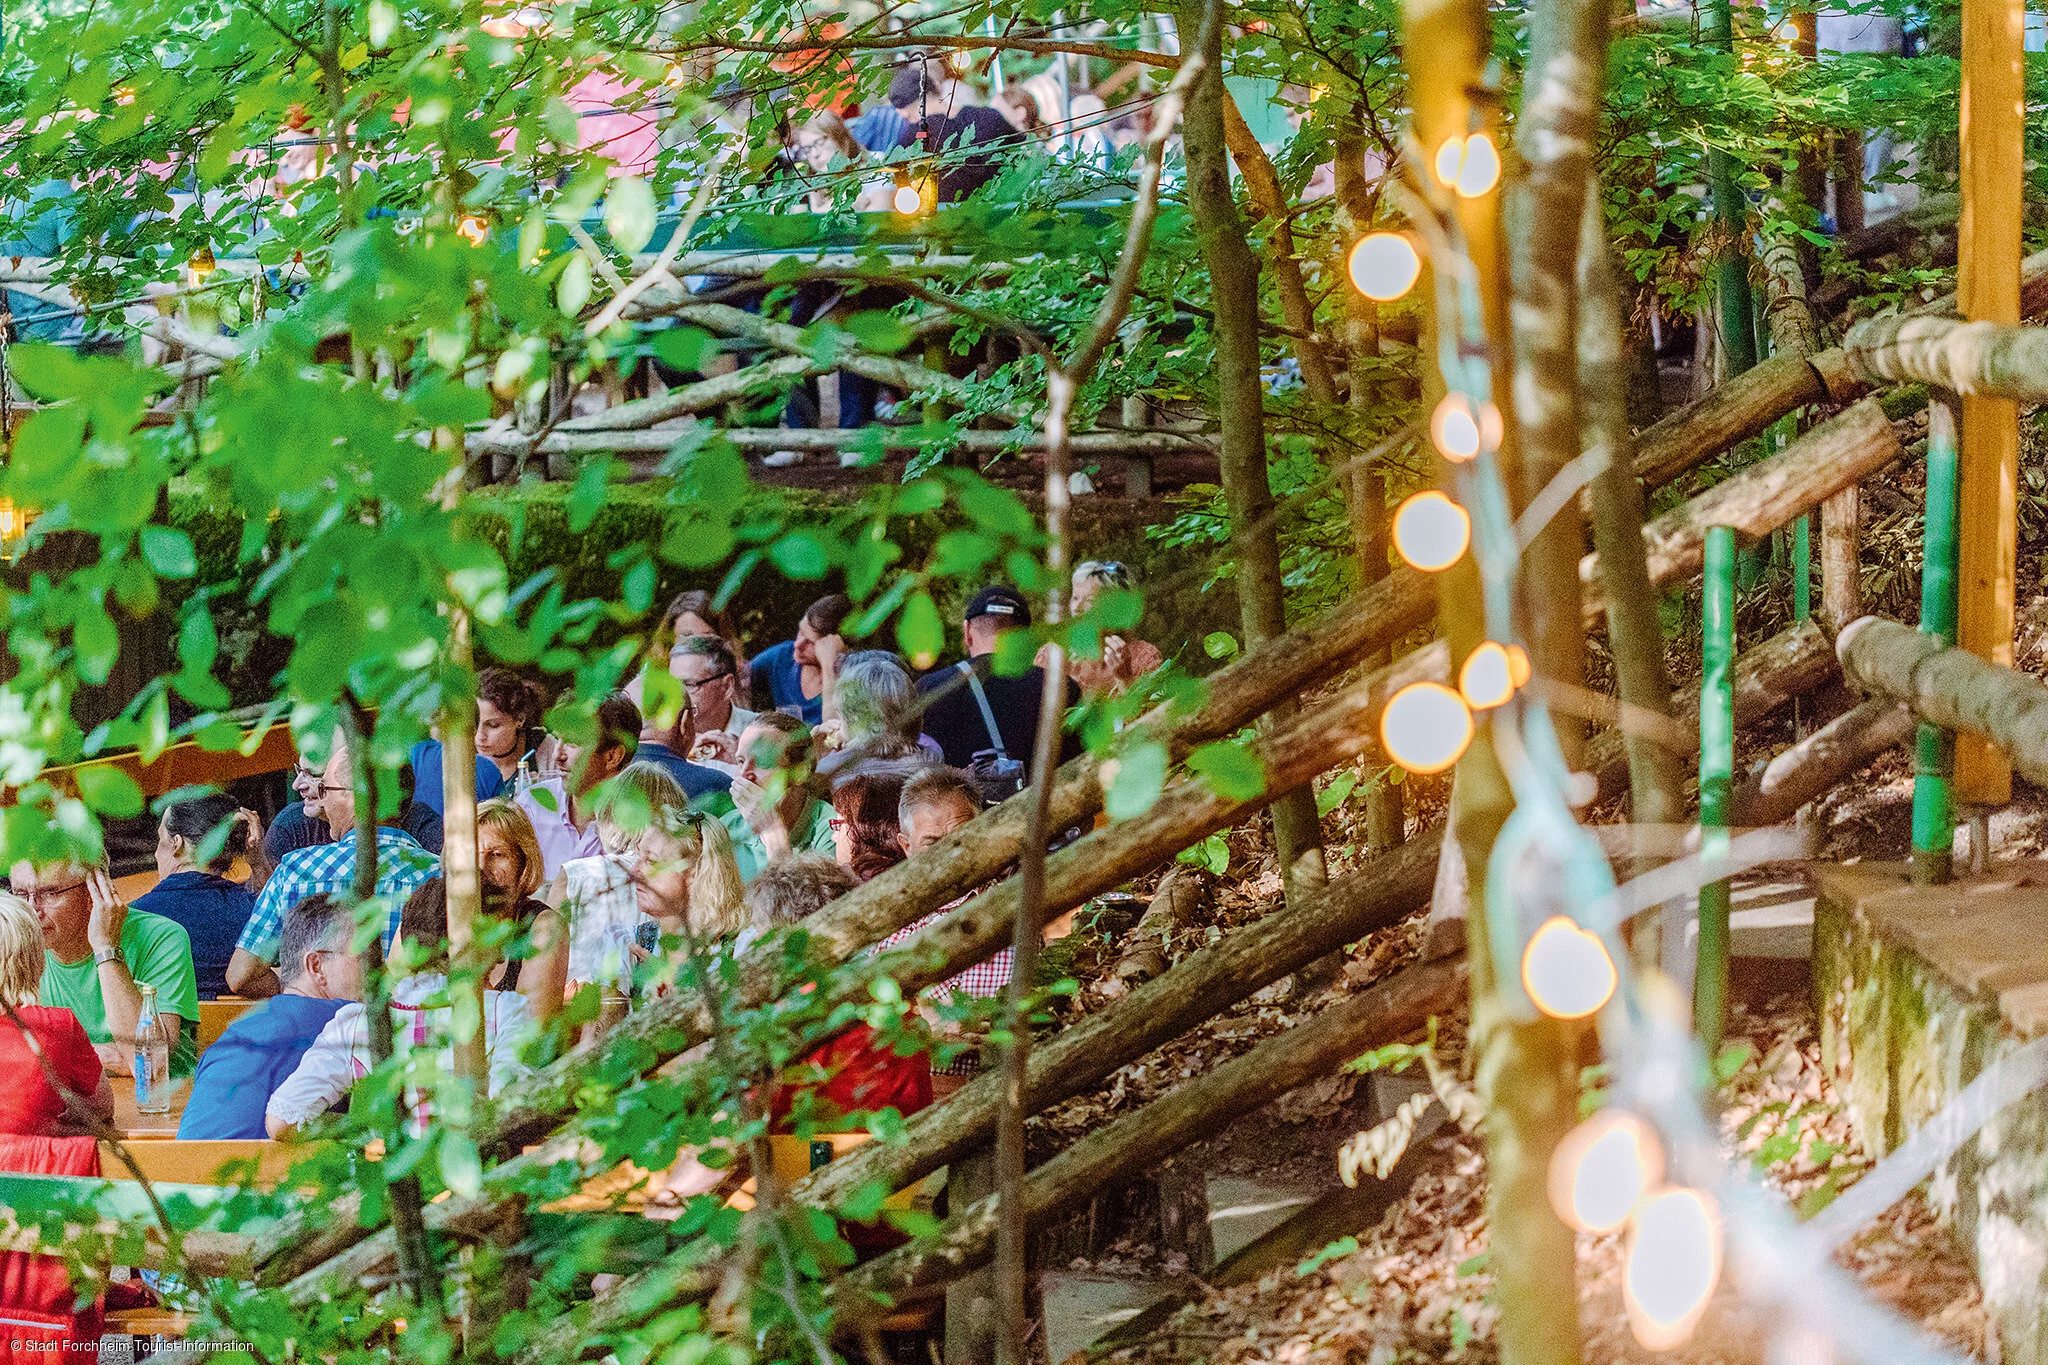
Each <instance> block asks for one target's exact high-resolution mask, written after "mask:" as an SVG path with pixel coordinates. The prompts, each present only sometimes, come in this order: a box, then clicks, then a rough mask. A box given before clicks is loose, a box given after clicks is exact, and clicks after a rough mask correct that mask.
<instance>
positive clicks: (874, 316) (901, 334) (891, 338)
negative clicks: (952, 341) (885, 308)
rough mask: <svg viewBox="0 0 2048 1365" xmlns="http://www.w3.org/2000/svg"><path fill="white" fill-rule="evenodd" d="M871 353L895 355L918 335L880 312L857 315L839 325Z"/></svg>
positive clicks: (890, 316)
mask: <svg viewBox="0 0 2048 1365" xmlns="http://www.w3.org/2000/svg"><path fill="white" fill-rule="evenodd" d="M839 325H840V326H841V327H843V328H845V329H846V330H847V331H849V332H851V333H852V334H853V335H854V336H855V337H856V338H858V339H859V341H860V344H861V345H863V346H865V347H867V348H868V349H869V350H870V351H877V352H880V353H881V354H883V355H894V354H896V353H897V352H898V351H900V350H902V349H903V348H904V347H905V346H908V345H909V344H910V343H911V342H912V341H914V340H916V334H915V333H913V332H912V331H911V330H910V329H909V328H908V327H906V326H904V325H903V323H902V322H900V321H899V320H897V319H896V318H895V317H894V316H892V315H891V314H888V313H884V312H880V311H872V312H866V313H855V314H854V315H853V316H852V317H850V318H847V319H846V320H845V321H844V322H842V323H840V324H839Z"/></svg>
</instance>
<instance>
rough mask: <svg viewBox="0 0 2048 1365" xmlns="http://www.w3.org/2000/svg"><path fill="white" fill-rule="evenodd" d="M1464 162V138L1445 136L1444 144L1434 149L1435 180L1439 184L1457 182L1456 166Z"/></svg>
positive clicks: (1453, 183)
mask: <svg viewBox="0 0 2048 1365" xmlns="http://www.w3.org/2000/svg"><path fill="white" fill-rule="evenodd" d="M1464 164H1465V139H1464V138H1461V137H1452V138H1445V139H1444V145H1443V146H1441V147H1439V148H1437V149H1436V180H1437V183H1438V184H1439V185H1455V184H1457V183H1458V168H1459V167H1460V166H1462V165H1464Z"/></svg>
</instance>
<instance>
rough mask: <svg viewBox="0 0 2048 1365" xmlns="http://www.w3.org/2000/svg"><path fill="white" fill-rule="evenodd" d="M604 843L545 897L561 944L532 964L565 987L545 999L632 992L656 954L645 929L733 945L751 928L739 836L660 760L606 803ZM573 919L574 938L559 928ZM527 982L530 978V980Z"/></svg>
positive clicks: (600, 803)
mask: <svg viewBox="0 0 2048 1365" xmlns="http://www.w3.org/2000/svg"><path fill="white" fill-rule="evenodd" d="M596 813H597V837H598V841H599V842H600V843H601V844H603V845H604V849H605V851H604V852H603V853H602V854H599V855H598V856H596V857H592V858H571V859H570V860H569V861H568V862H566V863H564V864H562V873H561V875H560V876H559V877H557V878H556V879H555V884H554V885H553V886H551V887H550V888H549V889H548V892H547V894H546V896H545V897H544V899H545V900H546V901H547V902H548V903H549V904H550V905H552V906H555V907H556V908H557V911H558V914H557V917H556V924H555V925H554V926H553V932H552V934H551V935H550V934H547V933H543V932H541V931H540V930H539V928H538V926H536V933H535V941H536V944H537V945H538V944H541V943H542V940H544V939H546V938H548V937H553V938H554V942H553V944H552V945H549V946H543V947H542V948H541V951H539V952H538V953H537V954H536V956H535V957H534V959H533V961H532V962H531V963H530V964H529V966H528V967H527V971H528V972H532V973H535V974H536V976H537V979H541V980H552V981H554V982H557V983H559V985H558V987H557V989H556V990H554V991H552V992H551V991H548V990H547V989H545V988H544V987H543V988H540V989H539V990H538V991H537V992H536V993H535V994H536V998H537V999H538V998H545V999H548V1000H566V999H568V998H570V997H572V996H574V995H575V994H576V992H577V991H578V990H580V989H581V988H582V987H584V986H585V985H592V984H594V985H597V986H598V987H600V988H601V989H605V990H615V991H619V992H622V993H623V992H627V991H630V989H631V987H632V984H633V969H634V967H635V966H636V965H638V964H639V963H641V962H643V961H645V960H646V959H647V958H648V957H649V956H650V954H649V953H648V951H647V950H646V948H644V947H643V946H642V930H643V927H647V926H651V927H652V928H653V930H654V932H655V933H656V934H658V935H659V936H660V937H664V938H665V937H668V936H669V935H673V934H680V933H682V932H683V931H684V930H685V929H686V928H687V929H688V930H689V931H690V932H691V933H692V934H693V935H695V936H697V937H698V938H700V939H703V940H706V941H709V942H717V941H720V940H724V939H728V938H734V937H736V936H737V935H739V934H740V932H741V931H742V930H743V929H744V928H745V927H746V924H747V919H746V906H745V902H744V900H743V894H744V888H743V887H742V884H741V882H740V873H739V865H738V864H737V863H736V862H734V860H733V853H732V836H731V835H730V834H728V833H727V832H726V829H725V826H724V825H723V824H722V823H720V822H719V821H718V820H716V819H714V818H712V817H710V816H708V815H705V814H703V813H702V812H700V811H695V810H692V809H690V803H689V798H688V797H687V796H685V795H684V794H683V789H682V787H681V785H680V784H678V783H677V782H676V780H675V778H673V777H671V776H670V775H669V774H668V773H667V772H666V771H664V770H662V769H660V768H657V767H655V766H654V765H653V764H651V763H633V764H629V765H628V766H627V767H626V769H625V771H623V772H621V773H620V774H619V775H618V776H617V777H616V778H613V779H612V781H611V782H610V783H608V784H606V786H605V788H603V789H602V790H601V791H600V792H599V794H598V798H597V803H596ZM563 920H566V922H567V925H568V933H567V936H566V940H564V938H563V936H562V935H561V933H560V925H561V922H562V921H563ZM524 979H525V977H524V975H523V974H522V977H521V980H522V982H523V981H524Z"/></svg>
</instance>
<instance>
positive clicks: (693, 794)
mask: <svg viewBox="0 0 2048 1365" xmlns="http://www.w3.org/2000/svg"><path fill="white" fill-rule="evenodd" d="M672 668H673V665H671V666H670V669H661V670H657V669H654V668H648V669H646V670H644V671H643V672H642V674H641V676H640V679H639V681H640V686H641V692H640V713H641V719H640V747H639V748H638V749H637V750H635V751H634V754H633V761H634V762H635V763H652V764H653V765H654V766H655V767H657V768H660V769H661V770H663V771H664V772H666V773H667V774H668V775H669V776H670V777H673V778H674V779H675V780H676V782H677V783H678V784H680V785H681V787H682V789H683V795H685V796H687V797H689V798H690V807H691V809H693V810H701V811H703V812H705V813H706V814H708V815H713V816H719V817H723V816H724V815H725V813H726V812H727V811H729V810H731V809H732V774H731V773H728V772H725V771H723V770H721V769H718V768H707V767H705V766H704V765H703V764H701V763H692V762H691V761H690V760H689V758H688V757H686V755H688V754H689V752H690V751H691V749H692V748H693V747H695V744H696V739H697V722H696V717H695V716H694V715H693V714H692V711H693V703H692V698H691V696H690V692H689V689H688V688H686V687H684V686H683V683H682V680H681V679H680V678H678V677H677V676H676V675H675V673H674V672H672V671H671V669H672Z"/></svg>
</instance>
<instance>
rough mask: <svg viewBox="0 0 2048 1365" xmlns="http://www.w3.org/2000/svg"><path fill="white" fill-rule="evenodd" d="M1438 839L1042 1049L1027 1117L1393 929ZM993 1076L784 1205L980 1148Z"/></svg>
mask: <svg viewBox="0 0 2048 1365" xmlns="http://www.w3.org/2000/svg"><path fill="white" fill-rule="evenodd" d="M1441 837H1442V836H1441V834H1440V833H1438V832H1434V831H1433V832H1431V833H1429V834H1425V835H1420V836H1418V837H1417V838H1416V839H1414V840H1412V841H1411V842H1410V843H1408V844H1406V845H1404V846H1403V847H1402V848H1401V849H1399V850H1398V851H1396V852H1393V853H1390V854H1388V855H1386V856H1385V857H1382V858H1377V859H1375V860H1373V861H1372V862H1370V863H1368V864H1366V866H1365V867H1364V868H1362V869H1360V870H1359V871H1357V872H1354V873H1351V874H1350V875H1348V876H1345V877H1342V878H1339V879H1338V880H1337V881H1334V882H1332V883H1331V884H1330V885H1329V886H1328V887H1326V888H1324V889H1323V890H1322V891H1320V892H1318V893H1316V894H1315V895H1313V896H1310V897H1307V898H1305V899H1303V900H1302V901H1301V902H1299V903H1298V904H1295V905H1290V906H1289V907H1287V908H1286V909H1284V910H1281V911H1278V912H1276V913H1274V914H1270V915H1267V916H1266V917H1265V918H1263V919H1260V920H1257V921H1254V922H1253V923H1251V924H1248V925H1246V926H1245V927H1244V928H1242V929H1238V930H1234V931H1232V932H1231V933H1229V934H1226V935H1224V937H1223V938H1222V939H1220V940H1219V941H1218V942H1216V943H1214V944H1212V945H1210V946H1209V947H1207V948H1204V949H1202V950H1201V951H1200V952H1197V953H1195V954H1194V955H1193V956H1191V957H1189V958H1188V959H1187V960H1186V961H1185V962H1182V963H1180V964H1179V965H1178V966H1176V967H1174V968H1173V970H1171V971H1169V972H1167V973H1166V974H1165V975H1164V976H1162V977H1160V978H1159V979H1157V980H1155V981H1152V982H1149V983H1148V984H1146V985H1144V986H1141V987H1140V988H1139V989H1137V990H1136V991H1133V992H1132V993H1131V994H1130V995H1128V996H1126V997H1125V998H1123V999H1121V1000H1119V1001H1117V1002H1116V1003H1115V1004H1113V1005H1111V1006H1109V1007H1108V1008H1107V1009H1104V1010H1100V1011H1098V1012H1096V1013H1094V1014H1091V1015H1089V1016H1087V1017H1086V1018H1085V1019H1083V1020H1081V1021H1080V1022H1079V1023H1077V1024H1075V1025H1074V1026H1072V1027H1071V1028H1068V1029H1066V1030H1065V1031H1063V1032H1061V1033H1060V1034H1058V1035H1057V1036H1055V1037H1054V1038H1052V1039H1051V1040H1049V1041H1048V1042H1046V1043H1045V1044H1043V1045H1042V1046H1041V1047H1039V1048H1038V1049H1037V1051H1036V1052H1035V1054H1034V1055H1033V1057H1032V1059H1031V1077H1030V1080H1029V1082H1028V1084H1027V1086H1026V1090H1025V1108H1026V1109H1027V1110H1029V1111H1032V1112H1037V1111H1039V1110H1042V1109H1045V1108H1046V1107H1048V1106H1050V1105H1054V1104H1057V1103H1059V1102H1060V1101H1061V1100H1064V1099H1069V1098H1071V1097H1073V1096H1075V1095H1079V1094H1084V1093H1086V1092H1087V1091H1088V1090H1089V1089H1091V1088H1092V1087H1094V1086H1096V1085H1097V1084H1099V1083H1100V1082H1102V1081H1103V1080H1104V1079H1105V1078H1107V1077H1108V1076H1109V1075H1110V1074H1111V1073H1113V1072H1114V1071H1115V1070H1116V1069H1117V1068H1118V1067H1120V1066H1123V1065H1124V1064H1125V1063H1127V1062H1130V1061H1133V1060H1135V1059H1137V1058H1139V1057H1142V1056H1144V1055H1145V1054H1146V1053H1147V1052H1150V1051H1151V1050H1152V1049H1154V1048H1156V1047H1159V1046H1161V1045H1162V1044H1164V1043H1167V1042H1170V1041H1171V1040H1173V1039H1174V1038H1177V1037H1179V1036H1180V1035H1181V1034H1182V1033H1185V1032H1186V1031H1187V1030H1188V1029H1190V1028H1193V1027H1194V1026H1195V1025H1196V1024H1199V1023H1201V1022H1202V1021H1203V1020H1205V1019H1209V1018H1213V1017H1214V1016H1215V1015H1217V1014H1218V1013H1220V1012H1222V1011H1223V1010H1225V1009H1228V1008H1229V1007H1230V1006H1232V1005H1233V1004H1236V1003H1237V1002H1238V1001H1240V1000H1243V999H1245V998H1246V997H1247V996H1249V995H1251V994H1252V993H1253V992H1254V991H1257V990H1259V989H1260V988H1261V987H1264V986H1267V985H1270V984H1272V983H1273V982H1275V981H1278V980H1280V979H1281V978H1282V977H1284V976H1286V975H1287V974H1288V973H1290V972H1294V971H1298V970H1300V969H1301V968H1302V967H1305V966H1307V965H1308V964H1309V963H1311V962H1313V961H1315V960H1316V959H1317V958H1319V957H1321V956H1322V955H1323V954H1325V953H1328V952H1333V951H1335V950H1336V949H1339V948H1342V947H1343V946H1344V945H1345V944H1347V943H1352V942H1355V941H1356V940H1358V939H1360V938H1363V937H1364V936H1365V935H1367V934H1369V933H1371V932H1373V931H1374V930H1375V929H1380V928H1384V927H1386V926H1387V925H1390V924H1395V923H1398V922H1399V921H1400V920H1401V919H1403V918H1405V917H1406V916H1407V915H1409V914H1412V913H1413V912H1414V911H1415V910H1416V909H1417V908H1419V907H1420V906H1422V905H1423V904H1424V903H1425V902H1427V901H1428V899H1429V889H1430V881H1431V878H1432V876H1433V874H1434V870H1435V867H1436V849H1437V844H1438V841H1439V840H1440V838H1441ZM996 1090H997V1087H996V1085H995V1078H994V1077H992V1076H982V1077H979V1078H977V1079H975V1080H973V1081H970V1082H968V1083H967V1085H965V1086H963V1087H962V1088H961V1089H960V1090H958V1091H956V1092H955V1093H954V1094H952V1095H951V1096H948V1097H947V1098H946V1099H943V1100H941V1101H939V1102H938V1103H937V1104H935V1105H933V1106H931V1107H930V1108H928V1109H925V1110H923V1111H921V1112H919V1113H917V1114H913V1115H912V1116H911V1117H910V1118H909V1119H907V1120H906V1121H905V1122H904V1125H903V1131H902V1134H901V1135H900V1137H899V1138H898V1139H897V1140H895V1141H892V1142H876V1143H869V1144H867V1145H865V1146H863V1147H861V1148H859V1149H858V1150H856V1151H854V1152H850V1153H848V1154H847V1155H846V1156H843V1157H841V1158H839V1159H838V1160H837V1161H834V1162H833V1163H832V1164H831V1165H829V1166H826V1167H823V1168H822V1169H820V1170H818V1171H816V1172H813V1173H812V1174H811V1175H810V1176H809V1177H807V1178H806V1179H805V1180H804V1181H803V1182H801V1183H800V1184H798V1185H797V1186H796V1188H795V1189H794V1190H792V1191H791V1195H790V1197H791V1198H792V1199H795V1200H797V1201H798V1202H800V1203H804V1204H808V1205H811V1206H813V1207H816V1208H827V1209H830V1208H837V1207H839V1206H840V1205H841V1204H843V1203H845V1202H846V1201H847V1200H848V1199H850V1198H851V1197H852V1196H853V1194H854V1193H855V1192H856V1191H858V1190H859V1189H860V1188H861V1187H862V1186H864V1185H867V1184H868V1183H869V1182H871V1181H879V1182H881V1183H882V1184H884V1185H886V1186H887V1187H888V1188H890V1189H901V1188H902V1187H903V1186H904V1185H906V1184H908V1183H909V1182H910V1181H912V1180H915V1179H917V1178H919V1177H920V1176H923V1175H925V1174H928V1173H929V1172H931V1171H935V1170H937V1169H938V1168H939V1167H941V1166H943V1165H945V1164H946V1163H947V1162H949V1161H951V1160H952V1159H953V1158H954V1157H955V1156H956V1155H958V1154H959V1153H961V1152H965V1151H969V1150H971V1149H972V1148H974V1147H975V1146H977V1145H979V1144H980V1143H982V1142H984V1141H986V1140H987V1137H988V1135H989V1133H991V1132H992V1131H994V1124H995V1113H996V1102H995V1101H996Z"/></svg>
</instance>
